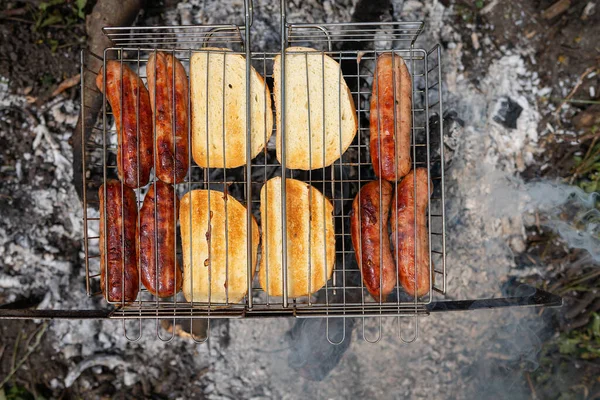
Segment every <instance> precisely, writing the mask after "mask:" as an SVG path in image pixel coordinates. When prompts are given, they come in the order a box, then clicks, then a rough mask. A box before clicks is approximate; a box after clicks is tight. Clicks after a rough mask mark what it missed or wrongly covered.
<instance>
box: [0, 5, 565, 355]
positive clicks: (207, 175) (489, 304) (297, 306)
mask: <svg viewBox="0 0 600 400" xmlns="http://www.w3.org/2000/svg"><path fill="white" fill-rule="evenodd" d="M281 4H282V9H281V49H282V54H283V57H285V52H283V50H284V49H285V48H287V47H288V46H290V45H294V44H302V43H306V42H309V43H308V45H309V46H311V47H314V48H316V49H318V50H321V51H323V52H325V53H326V54H328V55H330V56H333V58H334V59H335V60H336V61H343V60H345V59H346V57H347V58H348V59H352V58H354V59H357V58H358V59H360V61H359V62H358V63H357V65H358V67H357V69H358V73H357V76H351V75H346V74H344V77H345V78H346V79H347V80H348V79H354V78H356V79H357V81H358V87H359V88H360V85H361V76H360V64H361V63H362V62H363V60H364V61H366V62H368V61H372V60H370V58H375V57H373V56H369V54H370V53H373V55H374V56H376V55H377V54H378V53H374V50H373V48H371V49H368V48H365V46H366V45H367V44H368V43H374V42H375V41H376V40H377V41H387V42H389V43H391V45H390V46H389V47H385V46H384V48H383V49H381V48H380V49H378V50H377V52H382V51H394V52H399V53H400V54H401V55H404V56H406V54H408V55H409V57H408V60H410V61H411V65H409V70H410V71H411V76H412V78H413V80H412V82H413V101H414V98H415V96H414V95H415V93H417V92H415V88H414V84H415V78H419V76H418V75H419V74H415V70H416V69H415V61H416V60H417V61H419V60H418V59H417V58H415V56H414V55H415V54H420V55H421V59H422V62H423V63H424V68H423V75H425V77H424V89H423V90H424V92H425V93H424V94H425V99H424V102H425V104H424V107H423V110H424V113H425V117H424V119H423V121H422V122H423V123H424V126H423V130H424V131H425V134H426V138H427V142H426V143H423V144H424V147H425V148H426V150H427V156H429V151H430V150H431V148H430V147H431V146H430V143H429V139H430V136H431V134H432V133H431V130H430V129H431V127H430V116H429V112H430V109H431V108H432V107H436V116H437V126H436V128H437V129H439V132H438V134H439V143H438V145H439V150H440V160H439V163H440V172H439V173H440V176H439V184H438V183H435V184H434V186H436V185H438V186H437V187H438V188H439V190H440V197H439V201H440V206H439V207H440V209H441V214H440V218H441V228H440V230H441V232H439V233H440V239H441V249H442V250H441V254H440V256H441V262H442V266H441V269H439V270H438V271H435V272H434V271H433V269H432V272H431V273H432V274H437V275H439V276H440V277H439V278H437V279H436V286H432V287H431V288H430V289H433V290H434V291H435V293H436V294H434V291H430V292H431V293H432V294H431V296H429V297H428V298H427V299H426V301H419V300H417V299H415V300H413V301H402V302H401V301H400V300H399V299H398V301H396V302H382V301H380V302H374V301H369V300H372V299H371V298H370V296H369V295H368V293H367V292H366V291H365V290H364V285H363V287H362V288H361V289H360V290H361V293H362V295H363V297H362V299H361V302H360V303H350V302H347V301H345V299H344V301H342V302H335V303H330V302H329V301H327V302H326V303H325V304H323V303H320V302H319V301H316V302H315V301H307V300H305V301H304V302H299V301H294V300H291V299H288V298H287V296H284V298H283V299H282V300H281V301H280V302H270V301H268V299H267V301H266V302H265V301H263V299H261V297H260V293H259V292H260V288H259V287H258V284H257V282H256V281H257V279H254V285H253V286H252V291H251V293H252V294H253V296H247V297H246V299H245V301H244V302H243V303H240V304H237V305H232V304H228V305H227V307H224V306H225V305H223V304H197V303H194V304H190V303H187V302H185V300H181V296H180V299H179V300H177V299H176V300H173V301H169V300H167V301H163V300H156V299H151V298H148V299H142V296H148V295H149V293H147V292H146V294H144V292H145V289H143V290H141V293H140V294H139V296H138V297H139V300H138V301H136V302H135V303H133V304H132V305H129V306H123V305H121V307H118V304H115V305H116V306H117V307H109V308H107V309H105V310H13V309H7V308H0V318H39V319H53V318H68V319H79V318H81V319H87V318H114V319H121V320H123V327H124V330H125V336H126V337H127V338H128V339H129V340H138V339H139V338H140V337H141V335H142V320H145V319H154V320H156V329H157V336H158V337H159V338H160V339H161V340H171V339H172V338H173V336H171V338H167V339H164V338H162V337H161V336H160V334H159V332H158V329H159V326H158V325H159V322H160V320H164V319H169V320H172V321H173V323H175V321H176V319H177V320H180V319H182V318H183V319H187V318H189V319H195V318H208V319H209V320H210V319H212V318H254V317H256V318H267V317H306V318H311V317H326V318H330V317H331V318H335V317H342V318H346V317H348V318H350V317H358V318H361V319H362V321H363V324H364V323H365V320H368V319H369V317H373V318H377V319H379V333H378V336H377V337H376V339H375V340H369V339H368V338H367V337H365V340H369V341H378V340H379V339H381V337H382V327H381V326H382V325H381V318H383V317H396V318H398V323H399V325H400V320H401V318H404V317H411V318H414V323H413V324H412V326H413V327H414V330H413V332H412V336H411V337H409V338H406V337H404V336H403V335H402V334H400V337H401V339H402V340H404V341H406V342H412V341H414V340H415V339H417V337H418V335H419V328H418V320H419V317H421V316H426V315H428V314H429V313H434V312H441V311H456V310H473V309H487V308H497V307H508V306H534V305H545V306H560V305H561V304H562V299H561V298H560V297H559V296H555V295H552V294H550V293H547V292H545V291H542V290H538V289H535V288H531V287H527V286H525V288H526V290H525V291H521V292H519V293H520V294H518V295H515V296H512V297H507V298H495V299H481V300H458V301H443V298H442V297H441V295H443V294H445V293H446V289H447V288H446V262H445V257H446V243H445V218H444V214H445V212H444V202H445V194H444V190H443V188H444V176H443V172H444V168H443V166H444V159H443V99H442V90H439V89H440V88H441V85H442V70H441V66H442V61H441V59H442V58H441V56H442V54H441V47H440V46H439V44H438V45H435V46H433V47H432V48H430V49H429V50H426V49H423V48H418V47H415V44H416V41H417V39H418V37H419V34H420V33H421V32H422V30H423V27H424V23H423V22H408V23H407V22H377V23H352V24H304V23H291V22H288V21H287V19H286V15H285V1H282V2H281ZM245 12H246V21H245V24H244V25H205V26H176V27H172V26H169V27H164V26H163V27H110V28H105V29H104V32H105V34H106V35H107V36H108V37H109V38H111V39H112V40H113V42H114V43H115V47H111V48H108V49H106V50H105V52H104V55H96V54H93V53H90V52H89V51H86V50H83V51H82V53H81V72H82V73H81V90H82V96H81V97H82V100H81V101H82V103H81V119H82V121H84V123H83V124H82V132H81V135H82V155H83V157H82V171H83V174H82V176H83V182H82V183H83V189H84V190H83V203H84V250H85V269H86V290H87V293H88V295H90V296H94V295H101V293H99V292H97V291H95V290H94V287H95V286H96V285H97V281H98V280H99V273H98V272H99V271H98V270H94V268H93V267H90V263H92V264H93V263H94V262H95V261H93V260H94V259H95V258H96V257H97V255H96V254H94V252H93V251H92V250H91V248H92V247H93V244H92V245H90V241H92V242H93V241H94V240H96V241H97V238H94V237H93V236H90V235H89V231H88V229H89V228H90V227H91V225H93V224H94V221H97V220H98V217H97V216H95V214H94V213H93V211H92V210H93V208H94V200H93V199H90V198H88V190H87V189H88V187H89V186H90V185H93V184H94V182H93V178H94V176H93V174H92V175H91V176H90V177H88V176H86V174H87V172H90V167H91V165H90V164H89V163H88V153H89V152H90V151H95V150H98V149H97V148H94V146H95V145H94V144H93V143H90V140H93V138H94V134H93V133H90V132H94V131H96V132H98V127H97V126H86V124H85V121H86V120H87V119H86V110H87V109H89V108H90V105H89V104H85V99H86V98H87V97H86V96H84V94H85V91H87V90H95V91H98V90H97V89H96V88H95V83H94V82H88V81H86V80H85V77H86V76H89V75H88V74H86V73H84V72H91V73H95V71H91V70H90V69H88V68H87V64H88V62H87V61H88V59H89V57H94V58H96V59H98V60H100V61H101V62H102V63H103V64H104V65H105V62H106V59H107V54H110V52H117V54H119V55H121V59H123V58H122V55H123V54H124V52H127V51H133V52H136V53H137V57H135V59H132V60H128V59H125V61H126V62H130V61H131V62H134V63H136V64H137V65H138V67H139V65H140V63H143V62H144V61H145V59H144V57H141V58H140V53H141V52H144V51H146V52H147V51H156V50H164V51H167V52H172V51H174V52H175V54H176V56H177V57H178V58H179V59H180V60H181V59H182V58H181V57H180V56H178V54H179V53H186V52H187V53H189V54H190V55H191V52H192V51H195V50H200V49H202V48H203V47H207V46H209V45H214V44H219V43H220V44H221V45H222V46H223V47H231V46H238V54H242V55H245V56H246V59H247V60H250V61H249V62H247V68H246V79H248V78H249V73H250V65H251V64H253V63H254V64H255V63H257V62H259V63H260V61H261V60H262V63H263V71H260V70H259V69H258V68H257V70H258V71H259V73H261V74H262V75H263V76H266V77H267V79H271V78H272V73H271V74H268V73H266V72H267V70H268V68H267V64H268V63H271V64H272V59H273V57H274V55H275V53H264V52H262V53H261V52H253V51H252V50H251V48H252V46H251V41H250V29H251V26H252V3H251V2H250V1H248V0H247V1H245ZM157 38H159V39H157ZM181 38H183V40H181ZM336 45H337V47H336V48H337V50H334V46H336ZM348 47H354V49H353V50H348V49H347V48H348ZM146 58H147V55H146ZM432 60H435V65H434V66H433V67H432V68H429V65H433V64H434V63H433V62H432V63H431V64H429V61H432ZM183 61H184V65H185V59H184V60H183ZM267 61H268V62H267ZM282 64H283V65H285V64H284V63H282ZM363 65H364V64H363ZM188 70H189V69H188ZM432 73H433V75H432V76H435V78H436V82H435V83H434V84H432V85H430V84H429V75H431V74H432ZM267 75H271V76H267ZM362 78H365V76H364V75H363V76H362ZM371 78H372V72H371ZM367 80H368V79H367ZM436 85H437V88H438V90H437V94H438V99H439V100H438V102H437V103H435V102H434V104H433V105H432V104H429V91H431V90H432V89H433V88H435V86H436ZM354 94H355V95H356V94H357V93H354ZM363 94H364V95H366V97H367V98H368V97H369V96H370V89H369V90H367V91H364V90H361V89H359V90H358V102H357V110H356V111H357V112H358V115H359V118H360V119H363V118H367V117H366V116H367V115H368V114H366V112H367V111H368V108H369V107H368V102H365V106H364V107H363V106H361V99H360V97H361V95H363ZM417 94H419V93H417ZM355 101H356V98H355ZM248 103H249V102H248ZM103 104H104V105H106V104H107V102H106V98H105V97H103ZM247 107H248V108H247V110H249V107H250V105H249V104H248V106H247ZM414 108H415V107H414V103H413V124H414V123H415V118H414V112H415V110H414ZM103 109H104V112H103V113H102V115H101V119H102V121H103V123H102V124H101V128H100V131H101V132H102V135H103V143H102V148H101V150H102V159H103V160H106V159H107V157H108V152H110V150H111V149H110V148H108V147H107V146H106V144H107V139H106V135H107V134H111V133H112V135H113V136H114V134H115V132H110V129H109V130H108V131H107V124H106V122H105V121H106V117H107V115H108V116H110V113H107V112H106V109H107V108H106V106H105V107H103ZM190 112H191V110H190ZM249 115H250V113H249V112H247V116H248V118H247V122H251V121H250V117H249ZM361 115H362V117H361ZM247 127H248V128H247V129H248V133H249V132H250V124H249V123H248V124H247ZM414 130H415V129H414V127H413V132H414ZM368 134H369V132H368V127H364V126H362V127H361V126H360V123H359V132H358V135H357V136H358V138H359V139H358V143H356V139H355V141H354V142H353V145H351V148H352V146H355V147H356V149H357V152H358V154H359V163H358V164H359V168H358V169H359V171H360V167H361V166H363V164H365V165H366V164H370V159H369V158H368V156H367V158H366V159H365V160H364V163H361V162H360V157H361V156H360V154H361V151H363V152H364V151H365V149H366V147H368V144H364V143H362V142H361V137H362V138H364V137H367V138H368ZM273 136H274V135H273ZM414 140H415V135H413V144H419V143H414ZM96 145H97V144H96ZM268 151H270V152H274V149H273V147H271V148H270V149H269V150H268ZM414 151H416V147H413V155H414V154H416V153H415V152H414ZM260 157H261V156H259V158H260ZM363 157H364V156H363ZM259 158H257V159H254V160H251V159H250V156H249V152H248V157H247V159H248V162H247V165H246V166H245V167H241V168H242V171H241V173H242V175H243V176H245V193H246V195H247V197H249V198H250V199H251V202H250V204H251V207H249V212H248V221H250V219H251V217H252V212H254V215H256V214H257V212H258V211H257V207H252V204H253V203H254V202H255V199H256V198H257V197H256V194H257V193H258V190H257V189H259V187H260V185H261V184H262V183H264V182H254V181H253V178H252V176H253V175H252V168H256V167H259V168H263V169H264V171H265V175H268V174H267V171H268V170H269V169H275V170H276V172H275V173H277V169H280V170H281V171H280V172H279V174H280V176H288V177H289V176H290V171H289V170H286V169H285V168H281V165H277V164H268V162H267V159H268V157H267V156H265V157H264V160H265V161H264V165H260V164H259V162H260V160H259ZM257 160H258V161H257ZM428 161H429V160H428ZM336 166H338V168H339V169H340V171H342V173H341V174H340V175H341V176H342V179H341V180H339V179H336V178H335V168H336ZM351 166H352V165H351V162H350V163H344V159H343V156H342V158H341V159H340V160H338V161H336V162H335V163H334V164H333V166H332V167H328V168H329V171H330V172H331V173H332V178H330V179H324V178H323V179H322V184H323V185H324V186H325V185H331V186H333V189H332V190H331V193H333V194H334V195H335V192H336V189H335V185H336V184H338V185H339V186H340V187H342V193H343V186H344V184H346V185H352V184H357V185H358V187H360V185H361V184H362V183H365V182H366V181H367V180H366V179H361V178H360V176H359V178H358V179H356V182H353V181H352V180H351V179H346V180H344V179H343V175H344V174H343V170H344V167H351ZM106 167H107V166H106V164H104V165H103V166H102V168H103V177H102V181H105V180H106ZM427 167H428V169H430V168H431V165H430V164H429V162H428V165H427ZM192 168H200V167H198V166H196V165H193V163H191V165H190V171H191V169H192ZM196 175H198V174H196ZM202 175H203V178H202V181H200V180H198V181H193V180H191V181H190V182H185V183H182V184H179V186H184V185H188V184H189V185H188V190H189V188H190V187H191V185H192V184H193V185H198V186H199V185H206V184H207V183H208V184H209V185H210V184H214V185H226V184H227V183H226V182H227V178H226V176H223V178H222V179H221V180H218V179H217V180H214V179H212V180H211V176H212V175H211V171H210V169H209V170H204V171H202ZM323 175H324V176H325V173H323ZM430 175H431V171H430ZM191 176H192V173H191V172H190V173H188V178H186V179H191V178H190V177H191ZM434 178H435V177H434ZM154 179H156V178H154ZM284 181H285V180H284ZM309 182H310V183H315V182H317V181H316V180H313V179H309ZM238 183H239V182H238ZM317 183H318V182H317ZM253 186H254V187H253ZM317 188H318V189H320V187H319V186H317ZM136 191H137V192H138V193H137V195H138V196H137V198H138V202H140V203H141V196H140V190H136ZM186 191H187V190H186ZM255 191H256V193H255ZM324 191H325V194H327V190H324ZM92 192H93V191H92ZM179 193H180V194H181V191H180V192H179ZM355 193H356V192H354V194H355ZM253 194H254V197H253ZM354 194H353V195H351V196H348V198H343V199H342V200H341V201H339V202H340V203H341V204H342V205H343V210H344V211H343V212H342V214H341V216H339V217H340V218H341V219H342V220H348V219H349V217H348V215H347V214H348V211H349V210H350V208H349V207H348V206H347V204H350V207H351V201H352V198H353V197H354ZM342 197H343V195H342ZM334 203H335V199H334ZM96 204H97V202H96ZM336 209H337V207H336ZM283 214H284V217H283V218H284V220H285V208H284V209H283ZM335 217H338V216H337V215H336V216H335ZM335 217H334V218H335ZM431 217H432V214H431V202H430V206H429V212H428V220H429V227H430V235H429V236H430V243H431V227H432V222H431ZM434 218H435V217H434ZM346 222H347V221H346ZM342 227H344V229H345V230H344V231H343V232H342V235H341V236H342V253H341V259H342V263H343V266H342V269H338V270H334V273H333V279H332V281H331V285H333V287H332V286H329V287H326V288H325V289H322V291H323V290H324V291H325V293H328V291H331V292H332V295H335V291H342V292H345V291H346V290H352V289H348V287H347V285H346V279H343V278H342V286H341V287H340V286H338V284H339V279H340V278H337V276H338V272H341V273H342V274H343V275H345V274H346V273H350V271H351V269H346V265H345V264H346V256H348V257H350V258H353V249H352V247H351V246H347V245H346V244H345V243H346V242H347V241H348V235H349V229H346V224H342ZM284 231H285V230H284ZM435 233H438V232H434V236H435ZM336 237H338V233H337V228H336ZM284 243H285V240H284ZM96 247H97V245H96ZM431 247H433V246H431ZM431 247H430V251H431ZM250 248H251V247H250V244H248V254H250V251H251V250H250ZM434 253H435V252H434ZM284 254H285V252H284ZM249 264H250V263H249ZM337 264H338V259H337V257H336V267H335V268H337ZM249 268H250V266H249ZM284 270H285V269H284ZM352 271H353V272H352V273H356V272H358V269H352ZM359 275H360V273H359ZM437 275H436V277H437ZM440 278H441V280H440ZM361 281H362V279H361ZM431 281H433V280H431ZM250 283H252V282H250ZM437 284H439V286H438V285H437ZM328 285H329V284H328ZM140 288H142V285H141V284H140ZM344 288H345V289H344ZM284 290H285V285H284ZM254 295H257V296H254ZM434 296H437V297H434ZM365 299H367V301H365ZM290 300H291V301H290ZM130 319H133V320H138V323H139V328H138V329H139V332H138V333H139V334H138V336H136V337H130V336H129V335H128V333H127V330H126V329H125V320H130ZM364 332H365V329H364V325H363V336H364ZM327 335H328V340H329V341H330V342H331V343H333V344H336V343H335V342H334V341H332V340H331V339H329V332H327ZM343 336H344V337H345V332H344V335H343ZM192 338H193V339H194V340H195V341H198V342H203V341H205V340H206V338H207V337H205V338H204V339H201V340H198V339H197V338H196V337H195V336H194V335H192ZM343 340H344V338H342V341H343Z"/></svg>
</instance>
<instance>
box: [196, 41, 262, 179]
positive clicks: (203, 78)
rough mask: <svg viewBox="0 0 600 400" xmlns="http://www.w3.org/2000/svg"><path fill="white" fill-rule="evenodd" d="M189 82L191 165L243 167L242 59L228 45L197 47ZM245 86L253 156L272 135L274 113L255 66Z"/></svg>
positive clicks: (244, 103)
mask: <svg viewBox="0 0 600 400" xmlns="http://www.w3.org/2000/svg"><path fill="white" fill-rule="evenodd" d="M223 80H224V81H225V82H223ZM207 81H208V83H207ZM190 84H191V103H192V107H191V108H192V156H193V157H194V161H195V162H196V164H198V166H200V167H211V168H235V167H239V166H242V165H245V164H246V59H245V58H244V57H243V56H242V55H240V54H235V53H233V52H231V51H230V50H229V49H219V48H206V49H203V50H201V51H197V52H195V53H194V54H192V57H191V61H190ZM250 88H251V89H250V90H251V120H252V124H251V125H252V134H251V139H250V148H251V149H250V154H251V156H252V158H254V157H256V156H257V155H258V153H259V152H260V151H261V150H262V149H263V148H264V146H265V144H266V143H267V142H268V140H269V138H270V137H271V133H272V130H273V112H272V108H271V93H270V91H269V88H268V87H267V85H266V84H265V81H264V79H263V78H262V76H260V74H259V73H258V72H256V70H255V69H254V68H252V71H251V73H250ZM207 132H208V137H207Z"/></svg>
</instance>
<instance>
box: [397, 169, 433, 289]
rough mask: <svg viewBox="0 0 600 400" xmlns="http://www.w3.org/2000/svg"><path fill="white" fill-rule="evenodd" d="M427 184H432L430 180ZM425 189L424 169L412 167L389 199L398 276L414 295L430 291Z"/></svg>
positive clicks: (425, 174)
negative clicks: (390, 199)
mask: <svg viewBox="0 0 600 400" xmlns="http://www.w3.org/2000/svg"><path fill="white" fill-rule="evenodd" d="M415 184H416V188H417V192H416V193H417V196H416V198H417V201H416V204H415ZM430 187H431V188H433V185H432V184H431V183H430ZM427 189H428V187H427V170H426V169H424V168H417V170H416V174H413V171H411V172H410V173H409V174H408V175H406V176H405V177H404V179H403V180H402V182H401V183H400V184H399V185H398V188H397V192H396V196H395V197H394V200H393V201H392V216H391V223H392V246H393V247H394V248H395V249H396V250H395V252H394V253H395V256H396V258H397V262H398V275H399V277H398V280H399V281H400V284H402V287H403V288H404V290H406V292H408V294H410V295H411V296H415V295H416V296H417V297H421V296H425V295H426V294H427V293H428V292H429V276H430V271H429V237H428V235H427V222H426V219H425V217H426V212H427V204H428V203H429V194H428V193H427ZM415 207H416V216H417V219H416V223H415ZM415 227H416V229H417V232H416V242H415ZM415 248H416V251H415ZM415 254H416V256H415ZM415 258H416V263H417V265H416V279H415ZM432 266H433V264H432Z"/></svg>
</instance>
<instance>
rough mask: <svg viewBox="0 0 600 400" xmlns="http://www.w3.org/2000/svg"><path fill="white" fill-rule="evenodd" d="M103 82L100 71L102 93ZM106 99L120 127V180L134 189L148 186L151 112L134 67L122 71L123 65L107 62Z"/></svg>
mask: <svg viewBox="0 0 600 400" xmlns="http://www.w3.org/2000/svg"><path fill="white" fill-rule="evenodd" d="M121 72H122V74H121ZM121 77H122V79H121ZM102 80H103V71H102V68H100V72H98V77H97V78H96V86H98V89H100V91H102V90H103V87H102ZM121 87H122V88H123V96H121ZM106 98H107V99H108V102H109V103H110V107H111V109H112V112H113V115H114V117H115V123H116V124H117V143H118V148H117V169H118V173H119V179H121V181H123V183H125V184H126V185H127V186H129V187H131V188H137V187H140V186H144V185H146V184H147V183H148V178H149V177H150V169H151V168H152V164H153V163H154V155H153V152H152V136H153V135H152V109H151V108H150V96H149V95H148V90H147V89H146V87H145V86H144V83H143V82H142V80H141V79H140V77H139V76H137V74H136V73H135V72H133V71H132V70H131V68H129V67H128V66H127V65H125V64H123V69H121V62H120V61H114V60H112V61H107V62H106ZM138 103H139V107H138ZM138 112H139V114H138ZM138 129H139V132H138ZM138 134H139V142H138ZM138 143H139V154H138ZM138 156H139V157H138Z"/></svg>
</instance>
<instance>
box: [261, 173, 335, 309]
mask: <svg viewBox="0 0 600 400" xmlns="http://www.w3.org/2000/svg"><path fill="white" fill-rule="evenodd" d="M286 203H287V204H286V220H287V287H288V296H289V297H290V298H296V297H301V296H307V295H309V294H311V293H314V292H316V291H318V290H319V289H321V288H322V287H323V285H325V282H326V281H327V280H328V279H329V278H331V274H332V272H333V265H334V263H335V235H334V227H333V206H332V205H331V202H330V201H329V200H328V199H327V198H326V197H325V196H324V195H323V194H322V193H321V192H319V191H318V190H317V189H315V188H314V187H312V186H310V185H309V184H307V183H305V182H301V181H297V180H295V179H287V180H286ZM260 214H261V224H262V235H263V236H262V240H263V249H262V256H261V260H260V270H259V274H258V277H259V281H260V286H261V287H262V288H263V290H265V291H266V292H267V293H268V294H269V295H271V296H282V295H283V285H282V282H283V276H282V254H283V249H282V243H283V238H282V230H281V228H282V224H281V223H282V214H281V178H280V177H277V178H273V179H270V180H269V181H267V183H266V184H265V185H264V186H263V187H262V189H261V191H260ZM267 272H268V273H267ZM267 283H268V284H267Z"/></svg>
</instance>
